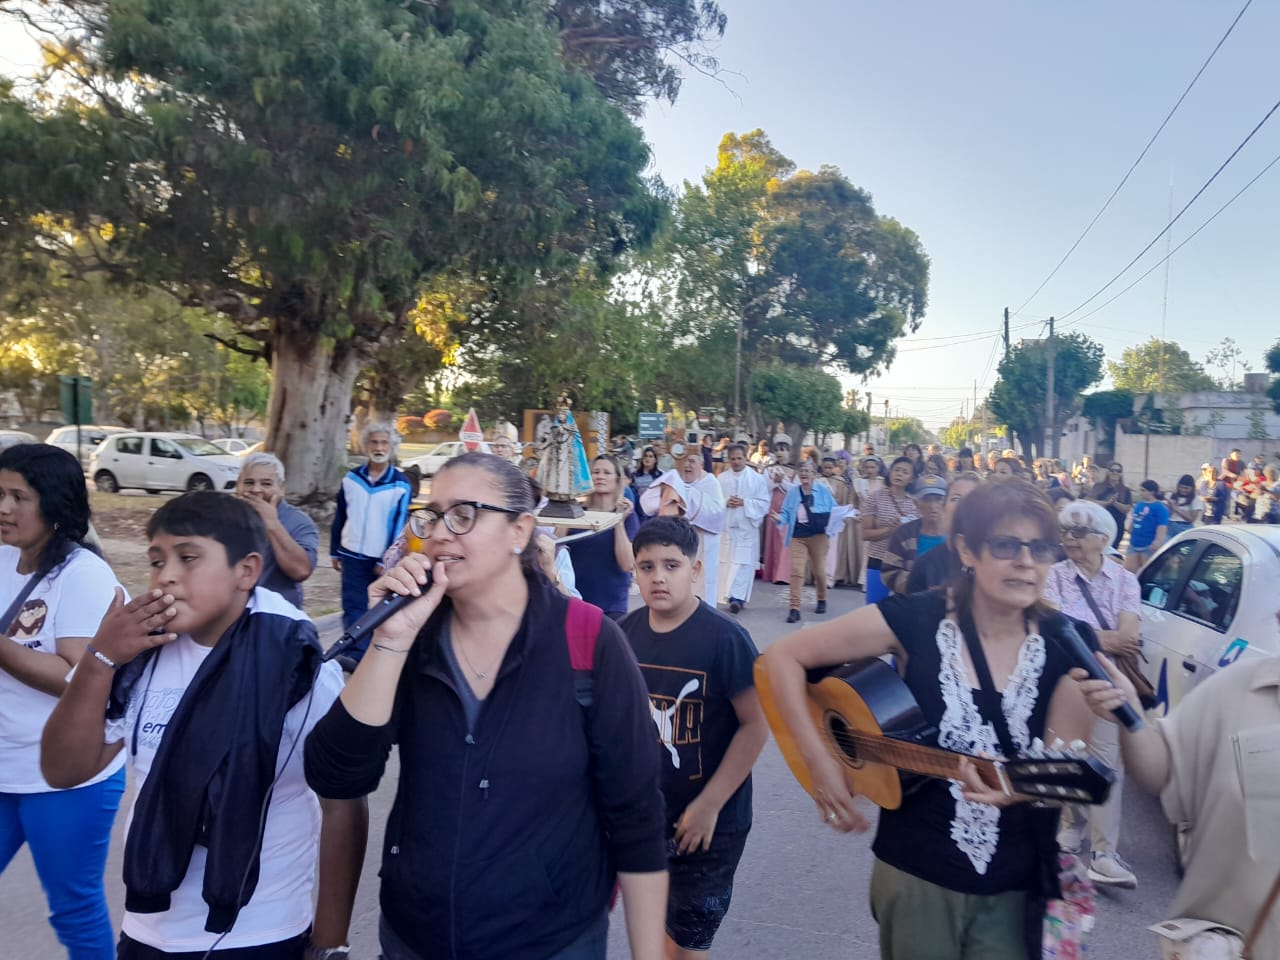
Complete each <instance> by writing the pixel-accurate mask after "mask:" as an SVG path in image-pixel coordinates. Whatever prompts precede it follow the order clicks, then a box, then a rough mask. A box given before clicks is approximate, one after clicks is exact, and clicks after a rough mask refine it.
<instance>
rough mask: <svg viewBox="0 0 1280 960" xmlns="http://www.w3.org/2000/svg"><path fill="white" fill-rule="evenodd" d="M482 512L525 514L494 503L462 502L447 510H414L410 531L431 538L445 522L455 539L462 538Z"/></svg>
mask: <svg viewBox="0 0 1280 960" xmlns="http://www.w3.org/2000/svg"><path fill="white" fill-rule="evenodd" d="M481 510H489V511H491V512H493V513H509V514H514V515H516V516H519V515H520V514H522V513H524V512H525V511H523V510H513V509H512V508H511V507H498V506H494V505H493V504H492V503H481V502H480V501H479V500H460V501H459V502H457V503H455V504H454V505H453V506H451V507H449V508H448V509H447V510H433V509H432V508H431V507H422V508H421V509H419V510H414V511H413V512H412V513H410V514H409V530H410V532H411V533H412V534H413V535H414V536H415V537H418V538H421V539H425V538H426V537H428V536H430V534H431V531H432V530H433V529H434V528H435V525H436V523H438V522H439V521H440V520H443V521H444V525H445V528H446V529H448V531H449V532H450V533H452V534H453V535H454V536H455V537H461V536H463V535H464V534H468V533H470V532H471V528H472V527H474V526H475V525H476V518H477V517H478V516H480V511H481Z"/></svg>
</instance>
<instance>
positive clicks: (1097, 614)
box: [1076, 560, 1111, 630]
mask: <svg viewBox="0 0 1280 960" xmlns="http://www.w3.org/2000/svg"><path fill="white" fill-rule="evenodd" d="M1102 562H1103V563H1106V562H1107V561H1105V560H1104V561H1102ZM1076 586H1077V587H1079V588H1080V595H1081V596H1083V597H1084V602H1085V603H1087V604H1088V605H1089V609H1090V610H1092V611H1093V616H1094V618H1095V619H1096V620H1097V621H1098V629H1099V630H1110V629H1111V624H1110V623H1109V622H1108V621H1107V618H1106V617H1104V616H1103V615H1102V610H1100V609H1099V608H1098V601H1097V600H1095V599H1093V591H1091V590H1090V589H1089V581H1088V580H1086V579H1085V578H1084V577H1082V576H1080V574H1079V573H1077V574H1076Z"/></svg>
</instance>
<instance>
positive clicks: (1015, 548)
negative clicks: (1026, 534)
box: [986, 537, 1058, 563]
mask: <svg viewBox="0 0 1280 960" xmlns="http://www.w3.org/2000/svg"><path fill="white" fill-rule="evenodd" d="M986 544H987V553H989V554H991V556H993V557H995V558H996V559H997V560H1016V559H1017V558H1018V557H1020V556H1022V548H1023V547H1026V548H1027V549H1028V550H1030V551H1031V559H1032V560H1034V561H1035V562H1036V563H1053V562H1054V561H1055V560H1057V559H1058V545H1057V544H1056V543H1050V542H1049V541H1048V540H1019V539H1018V538H1017V537H988V538H987V540H986Z"/></svg>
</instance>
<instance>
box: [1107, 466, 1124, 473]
mask: <svg viewBox="0 0 1280 960" xmlns="http://www.w3.org/2000/svg"><path fill="white" fill-rule="evenodd" d="M1108 471H1109V472H1110V473H1124V468H1123V467H1109V468H1108Z"/></svg>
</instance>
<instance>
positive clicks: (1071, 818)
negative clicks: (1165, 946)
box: [1044, 500, 1142, 889]
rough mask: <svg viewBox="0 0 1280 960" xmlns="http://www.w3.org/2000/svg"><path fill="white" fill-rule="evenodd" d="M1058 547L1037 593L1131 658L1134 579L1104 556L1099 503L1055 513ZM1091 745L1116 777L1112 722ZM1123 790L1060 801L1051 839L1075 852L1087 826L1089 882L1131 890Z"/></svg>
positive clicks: (1115, 652) (1137, 613)
mask: <svg viewBox="0 0 1280 960" xmlns="http://www.w3.org/2000/svg"><path fill="white" fill-rule="evenodd" d="M1058 526H1059V530H1060V531H1061V533H1062V548H1063V550H1064V551H1065V552H1066V554H1067V559H1065V560H1062V561H1060V562H1058V563H1055V564H1054V565H1053V566H1052V567H1050V568H1049V576H1048V578H1047V579H1046V580H1045V585H1044V599H1045V600H1047V601H1048V602H1049V603H1052V604H1054V605H1055V606H1058V607H1060V608H1061V609H1062V612H1063V613H1066V614H1067V615H1069V616H1072V617H1075V618H1076V619H1078V620H1083V621H1084V622H1085V623H1087V624H1089V625H1090V626H1091V627H1093V629H1094V631H1095V632H1096V633H1097V635H1098V643H1099V645H1100V646H1101V647H1102V649H1103V651H1105V652H1106V654H1107V655H1108V656H1110V657H1111V658H1112V659H1116V658H1117V657H1123V656H1125V655H1128V656H1134V657H1136V656H1137V654H1138V653H1139V651H1140V650H1141V649H1142V637H1141V634H1140V632H1139V628H1140V626H1141V611H1142V596H1141V590H1140V588H1139V586H1138V578H1137V577H1136V576H1135V575H1134V574H1132V573H1130V572H1129V571H1128V570H1126V569H1125V568H1124V567H1123V566H1122V565H1121V564H1119V563H1115V562H1113V561H1111V560H1108V559H1107V552H1108V550H1109V548H1110V546H1111V542H1112V541H1113V540H1114V539H1115V535H1116V522H1115V519H1114V518H1113V517H1112V516H1111V514H1110V513H1109V512H1108V511H1107V510H1106V509H1105V508H1104V507H1102V506H1101V505H1100V504H1097V503H1093V502H1092V501H1089V500H1072V501H1069V502H1067V503H1065V504H1063V506H1062V509H1061V510H1060V511H1059V512H1058ZM1092 746H1093V749H1094V752H1095V753H1097V754H1098V756H1099V758H1100V759H1101V760H1102V761H1103V762H1104V763H1106V764H1107V765H1108V766H1109V767H1111V768H1112V769H1114V770H1115V771H1116V775H1117V778H1119V777H1120V776H1121V775H1122V773H1123V771H1122V768H1121V761H1120V742H1119V736H1118V728H1117V727H1116V725H1115V724H1114V723H1108V722H1106V721H1105V720H1098V721H1096V722H1095V724H1094V732H1093V737H1092ZM1123 794H1124V789H1123V786H1122V783H1121V781H1120V780H1119V779H1117V781H1116V784H1115V786H1114V787H1113V788H1112V790H1111V796H1110V798H1109V799H1108V800H1107V802H1106V803H1105V804H1103V805H1102V806H1098V807H1091V808H1085V807H1077V806H1067V807H1064V808H1063V814H1062V829H1061V831H1060V833H1059V835H1058V843H1059V845H1060V846H1061V847H1062V848H1063V849H1064V850H1066V851H1069V852H1072V853H1078V852H1081V843H1082V840H1083V833H1084V827H1085V826H1086V825H1087V826H1088V828H1089V833H1090V852H1091V856H1090V860H1089V877H1090V879H1092V880H1093V882H1094V883H1097V884H1103V885H1108V886H1115V887H1123V888H1125V889H1132V888H1134V887H1136V886H1137V882H1138V881H1137V878H1136V877H1135V876H1134V875H1133V871H1132V870H1130V869H1129V867H1128V866H1127V865H1126V864H1125V862H1124V861H1123V860H1121V859H1120V857H1119V855H1118V853H1117V852H1116V851H1117V846H1118V844H1119V841H1120V802H1121V798H1122V796H1123Z"/></svg>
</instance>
